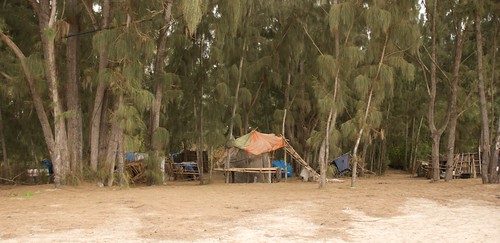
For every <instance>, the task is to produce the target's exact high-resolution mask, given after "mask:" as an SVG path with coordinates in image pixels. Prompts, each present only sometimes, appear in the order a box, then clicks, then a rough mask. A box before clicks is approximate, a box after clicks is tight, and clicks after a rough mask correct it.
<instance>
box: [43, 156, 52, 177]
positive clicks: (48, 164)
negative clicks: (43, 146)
mask: <svg viewBox="0 0 500 243" xmlns="http://www.w3.org/2000/svg"><path fill="white" fill-rule="evenodd" d="M41 163H42V164H43V165H45V167H47V170H48V171H49V175H52V174H54V168H53V167H52V161H50V159H44V160H42V161H41Z"/></svg>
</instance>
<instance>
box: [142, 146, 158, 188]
mask: <svg viewBox="0 0 500 243" xmlns="http://www.w3.org/2000/svg"><path fill="white" fill-rule="evenodd" d="M160 163H161V159H160V158H159V157H158V156H156V155H154V153H149V156H148V158H146V159H144V166H145V168H146V171H145V172H144V177H145V178H146V183H147V184H148V185H161V184H163V175H162V172H161V170H160Z"/></svg>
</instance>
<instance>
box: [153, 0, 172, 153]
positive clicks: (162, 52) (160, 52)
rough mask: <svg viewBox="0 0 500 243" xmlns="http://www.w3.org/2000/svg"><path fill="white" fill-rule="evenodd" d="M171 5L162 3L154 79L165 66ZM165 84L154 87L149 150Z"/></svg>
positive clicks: (166, 0) (158, 124) (162, 72)
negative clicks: (161, 21) (161, 25)
mask: <svg viewBox="0 0 500 243" xmlns="http://www.w3.org/2000/svg"><path fill="white" fill-rule="evenodd" d="M172 3H173V0H165V1H164V2H163V8H164V10H163V22H164V25H163V27H162V28H161V29H160V35H159V38H158V43H157V45H156V58H155V62H154V71H155V73H156V74H157V76H156V77H161V74H164V73H165V71H164V70H163V67H164V66H165V58H166V56H167V39H168V33H169V31H168V27H169V26H170V19H171V15H172ZM164 85H165V84H164V83H163V81H162V80H157V82H156V85H155V92H154V93H155V99H154V101H153V107H152V109H151V113H150V120H149V123H150V125H149V138H150V141H149V146H150V149H152V148H153V147H152V144H153V134H154V131H155V130H156V129H157V128H158V127H160V110H161V103H162V100H163V86H164Z"/></svg>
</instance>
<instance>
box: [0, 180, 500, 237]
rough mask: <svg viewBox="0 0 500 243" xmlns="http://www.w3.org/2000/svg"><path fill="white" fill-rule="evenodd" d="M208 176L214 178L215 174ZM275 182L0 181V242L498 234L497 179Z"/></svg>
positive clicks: (499, 220) (499, 212) (498, 197)
mask: <svg viewBox="0 0 500 243" xmlns="http://www.w3.org/2000/svg"><path fill="white" fill-rule="evenodd" d="M216 177H217V176H216ZM345 179H346V182H344V183H330V184H328V185H327V187H326V189H318V184H317V182H302V181H300V180H298V179H296V178H289V179H288V181H286V182H285V181H281V182H279V183H271V184H270V183H249V184H248V183H233V184H225V183H224V180H223V177H222V175H219V176H218V177H217V178H216V179H215V181H214V182H213V183H211V184H208V185H199V184H198V182H196V181H169V182H168V183H167V184H166V185H157V186H131V187H129V188H118V187H98V186H97V185H95V184H84V185H79V186H76V187H73V186H64V187H63V188H61V189H54V186H53V185H52V184H48V185H34V186H23V185H17V186H5V185H3V186H0V216H1V221H0V241H1V242H498V241H497V240H498V239H499V238H500V231H499V230H498V229H499V228H500V190H499V189H500V187H499V185H482V184H481V180H480V179H479V178H478V179H457V180H453V181H452V182H448V183H445V182H435V183H430V182H429V180H427V179H423V178H416V177H411V176H409V175H408V174H404V173H400V172H398V171H389V172H387V173H386V175H384V176H380V177H378V176H371V177H369V178H359V179H358V181H357V184H356V187H355V188H351V187H350V183H349V182H348V178H345Z"/></svg>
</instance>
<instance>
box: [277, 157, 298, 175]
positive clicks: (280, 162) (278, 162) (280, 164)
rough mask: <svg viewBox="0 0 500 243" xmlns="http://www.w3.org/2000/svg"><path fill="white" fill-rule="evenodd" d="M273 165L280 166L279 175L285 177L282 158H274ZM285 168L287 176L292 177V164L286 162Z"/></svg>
mask: <svg viewBox="0 0 500 243" xmlns="http://www.w3.org/2000/svg"><path fill="white" fill-rule="evenodd" d="M273 167H280V168H281V171H282V173H281V177H285V161H283V160H274V161H273ZM286 168H287V172H288V177H292V176H293V173H292V166H290V163H286Z"/></svg>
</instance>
